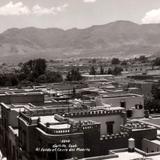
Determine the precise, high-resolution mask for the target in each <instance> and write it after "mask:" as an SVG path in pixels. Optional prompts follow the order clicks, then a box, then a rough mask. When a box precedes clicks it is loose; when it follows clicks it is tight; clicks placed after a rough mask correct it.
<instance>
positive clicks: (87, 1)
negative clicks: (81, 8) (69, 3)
mask: <svg viewBox="0 0 160 160" xmlns="http://www.w3.org/2000/svg"><path fill="white" fill-rule="evenodd" d="M83 2H84V3H94V2H96V0H83Z"/></svg>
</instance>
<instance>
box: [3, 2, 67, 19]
mask: <svg viewBox="0 0 160 160" xmlns="http://www.w3.org/2000/svg"><path fill="white" fill-rule="evenodd" d="M67 7H68V4H63V5H61V6H56V7H55V6H53V7H51V8H45V7H43V6H40V5H39V4H37V5H34V6H33V7H32V8H31V9H30V8H29V7H28V6H25V5H24V4H23V2H17V3H13V2H12V1H11V2H9V3H8V4H6V5H4V6H1V7H0V15H1V16H20V15H38V16H40V15H56V14H57V13H58V12H63V11H64V10H65V8H67Z"/></svg>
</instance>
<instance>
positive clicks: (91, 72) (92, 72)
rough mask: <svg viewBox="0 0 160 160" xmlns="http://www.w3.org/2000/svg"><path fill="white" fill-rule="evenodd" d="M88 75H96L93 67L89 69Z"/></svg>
mask: <svg viewBox="0 0 160 160" xmlns="http://www.w3.org/2000/svg"><path fill="white" fill-rule="evenodd" d="M89 74H90V75H96V70H95V68H94V66H92V67H91V68H90V72H89Z"/></svg>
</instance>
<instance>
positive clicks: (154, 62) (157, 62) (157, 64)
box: [153, 57, 160, 66]
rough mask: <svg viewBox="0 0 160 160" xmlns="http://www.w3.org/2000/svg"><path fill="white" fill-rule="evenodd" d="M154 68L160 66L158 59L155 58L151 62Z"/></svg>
mask: <svg viewBox="0 0 160 160" xmlns="http://www.w3.org/2000/svg"><path fill="white" fill-rule="evenodd" d="M153 65H154V66H160V57H157V58H156V59H155V60H153Z"/></svg>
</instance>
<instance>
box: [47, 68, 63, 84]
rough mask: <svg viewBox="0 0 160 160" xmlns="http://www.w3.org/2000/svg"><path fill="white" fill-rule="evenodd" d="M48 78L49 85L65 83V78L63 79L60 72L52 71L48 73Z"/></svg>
mask: <svg viewBox="0 0 160 160" xmlns="http://www.w3.org/2000/svg"><path fill="white" fill-rule="evenodd" d="M46 77H47V82H48V83H53V82H62V81H63V77H62V75H61V73H60V72H51V71H48V72H47V73H46Z"/></svg>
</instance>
